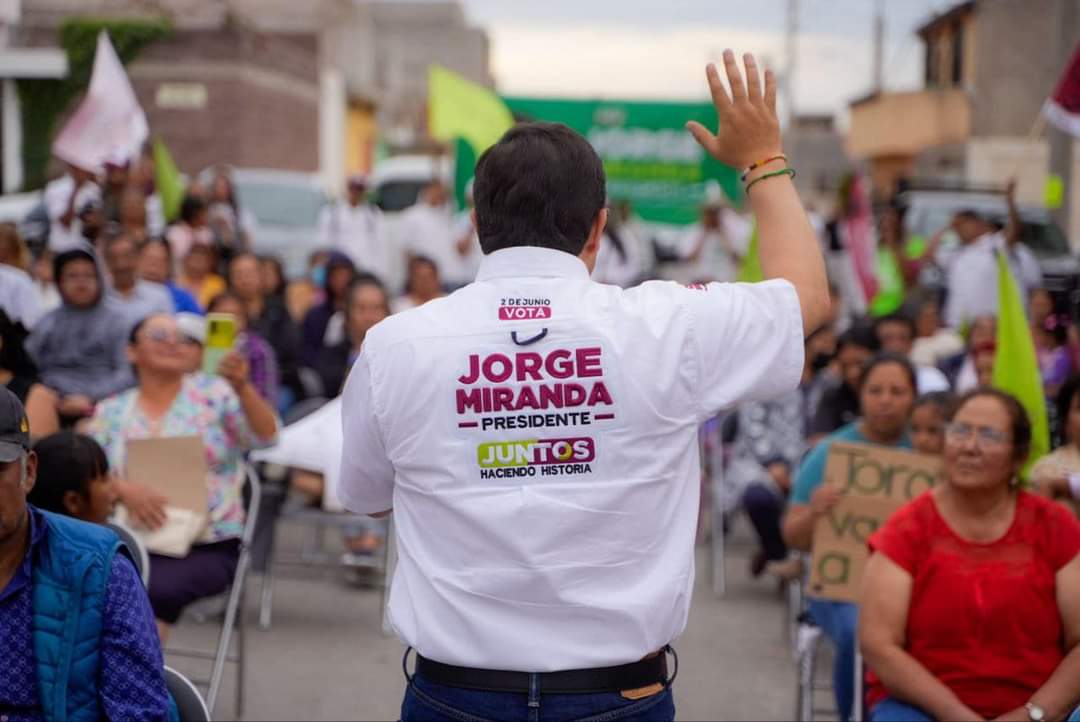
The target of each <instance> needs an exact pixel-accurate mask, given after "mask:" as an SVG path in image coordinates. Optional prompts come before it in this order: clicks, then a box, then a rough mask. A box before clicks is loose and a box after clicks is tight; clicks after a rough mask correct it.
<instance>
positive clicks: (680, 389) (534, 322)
mask: <svg viewBox="0 0 1080 722" xmlns="http://www.w3.org/2000/svg"><path fill="white" fill-rule="evenodd" d="M724 59H725V65H726V68H727V73H728V78H729V82H730V83H731V86H732V88H733V91H732V92H733V98H734V99H731V98H730V97H729V96H728V94H727V91H726V90H725V89H724V87H723V85H722V84H721V81H720V78H719V75H718V73H717V71H716V69H715V68H714V67H712V66H710V67H709V69H708V78H709V84H710V86H711V88H712V91H713V97H714V100H715V104H716V108H717V112H718V115H719V131H718V135H713V133H711V132H710V131H708V130H706V129H705V128H704V127H703V126H701V125H700V124H697V123H690V124H688V127H689V129H690V131H691V133H693V135H694V137H695V138H696V139H697V140H698V142H699V143H701V144H702V145H703V146H704V147H705V149H706V150H707V151H708V152H709V153H710V154H711V155H712V156H713V157H714V158H716V159H717V160H718V161H720V162H722V163H725V164H727V165H730V166H733V167H736V168H746V167H747V166H749V165H750V164H752V163H754V162H756V161H758V160H760V159H762V158H770V157H772V156H775V155H776V154H777V153H779V152H780V150H781V141H780V130H779V123H778V121H777V117H776V101H775V98H776V87H775V79H774V77H773V76H772V74H771V73H766V78H765V91H764V94H763V93H762V90H761V85H760V80H759V77H758V71H757V67H756V65H755V63H754V60H753V58H752V57H751V56H749V55H747V56H746V58H745V61H744V62H745V64H746V70H747V81H748V86H749V89H747V85H744V83H743V80H742V74H741V72H740V70H739V68H738V66H737V65H736V63H735V58H734V55H733V54H732V53H731V52H730V51H728V52H726V53H725V57H724ZM782 167H783V166H782V164H781V162H780V161H773V162H769V163H764V164H762V166H761V167H759V168H755V169H754V170H753V171H751V172H750V175H749V181H750V182H753V181H756V180H757V179H758V178H761V177H762V176H763V175H765V174H767V173H770V172H775V171H778V170H780V169H781V168H782ZM605 194H606V190H605V177H604V171H603V164H602V163H601V161H600V158H599V157H598V156H597V154H596V152H595V151H594V150H593V148H592V147H591V146H590V145H589V143H588V141H586V140H585V138H583V137H581V136H580V135H578V134H576V133H575V132H573V131H571V130H570V129H569V128H567V127H566V126H563V125H558V124H547V123H525V124H519V125H517V126H515V127H514V128H512V129H511V130H509V131H507V133H506V134H505V135H504V136H503V138H502V139H501V140H500V141H499V142H498V143H497V144H495V145H494V146H493V147H492V148H490V149H489V150H488V151H487V152H485V153H484V154H483V155H482V156H481V158H480V161H479V163H478V164H477V171H476V186H475V195H476V222H477V231H478V233H479V235H480V243H481V246H482V247H483V250H484V253H485V258H484V260H483V262H482V264H481V268H480V272H479V273H478V275H477V278H476V282H475V283H472V284H470V285H468V286H466V287H465V288H462V289H460V290H458V291H456V292H455V293H452V294H450V295H449V296H446V297H445V298H441V299H436V300H434V301H430V302H428V303H427V304H425V305H424V306H421V307H419V308H416V309H412V310H410V311H405V312H403V313H401V314H398V315H394V316H391V317H390V318H388V319H386V320H385V321H383V322H381V323H379V324H378V325H376V326H375V327H374V328H372V329H371V330H370V331H369V332H368V334H367V336H366V337H365V340H364V344H363V347H362V351H361V353H360V356H359V357H358V359H357V361H356V364H355V365H354V366H353V369H352V371H351V373H350V374H349V378H348V381H347V382H346V385H345V391H344V396H343V402H342V417H343V418H342V427H343V434H344V437H345V438H346V439H348V443H347V444H346V446H345V448H344V450H343V455H342V466H341V479H340V488H339V496H340V498H341V501H342V502H343V504H344V505H345V507H346V508H348V509H350V510H352V511H354V512H357V513H365V514H372V515H376V516H379V515H385V514H388V513H389V512H390V511H391V510H393V511H394V520H395V527H396V531H397V539H398V548H399V549H400V557H399V562H398V565H397V568H396V570H395V573H394V579H393V583H392V587H391V591H390V598H389V612H388V613H389V618H390V621H391V623H392V625H393V627H394V629H395V630H396V631H397V633H398V635H399V636H400V637H401V638H402V639H403V640H404V641H405V642H406V643H407V644H408V645H409V646H410V647H411V648H414V649H415V650H416V652H417V662H416V665H417V667H416V673H415V674H414V675H410V676H409V684H408V687H407V690H406V693H405V700H404V703H403V705H402V715H401V716H402V719H403V720H405V721H406V722H410V721H411V720H418V719H425V720H426V719H450V718H454V719H466V718H469V719H471V718H473V717H470V716H469V715H473V716H476V715H482V716H484V717H488V718H491V717H494V718H499V719H511V718H519V717H520V718H524V717H525V716H526V711H527V710H528V711H531V712H532V714H533V718H534V719H536V714H537V713H540V714H542V715H544V717H545V718H550V719H561V718H564V717H565V718H570V717H574V718H577V717H589V718H592V716H593V715H605V714H613V715H617V716H618V717H619V718H620V719H622V718H625V719H635V720H670V719H672V718H673V716H674V706H673V704H674V703H673V700H672V693H671V689H670V680H669V679H668V678H667V671H666V668H667V665H666V655H665V652H666V651H668V650H669V644H670V643H671V642H672V640H674V639H675V637H677V636H678V635H679V634H680V633H681V632H682V630H683V629H684V627H685V624H686V619H687V615H688V612H689V605H690V597H691V592H692V590H693V587H694V535H695V532H696V526H697V518H698V503H699V485H700V469H699V454H698V443H697V438H698V426H699V425H700V424H701V423H702V422H703V421H704V420H706V419H708V418H711V417H712V416H714V415H715V414H716V413H717V411H718V410H719V409H721V408H726V407H731V406H734V405H736V404H738V403H740V402H742V401H745V400H749V399H766V398H771V397H774V396H777V395H780V394H783V393H787V392H790V391H792V390H793V389H795V388H796V387H797V385H798V383H799V379H800V376H801V374H802V369H803V336H804V329H805V330H812V329H814V328H816V327H817V326H819V325H820V324H822V323H823V322H824V321H825V320H826V318H827V315H828V311H829V308H828V307H829V295H828V285H827V282H826V278H825V270H824V262H823V260H822V258H821V253H820V250H819V248H818V245H817V242H816V240H815V238H814V233H813V230H812V229H811V228H810V225H809V223H808V222H807V220H806V214H805V213H804V212H803V209H802V206H801V204H800V202H799V197H798V194H797V193H796V191H795V187H794V185H793V184H792V183H791V181H790V179H789V177H788V176H786V175H776V176H773V177H770V178H766V179H764V180H761V181H758V183H757V184H756V185H755V186H754V187H753V188H752V190H751V191H750V193H749V203H750V205H751V207H752V208H753V210H754V212H755V215H756V216H757V217H758V218H759V219H760V248H761V263H762V267H763V271H764V276H765V278H767V279H770V280H767V281H765V282H763V283H757V284H720V283H712V284H695V285H694V286H692V287H684V286H681V285H678V284H675V283H666V282H650V283H645V284H642V285H640V286H637V287H636V288H633V289H630V290H623V289H620V288H618V287H616V286H610V285H603V284H597V283H594V282H593V281H591V280H590V278H589V272H590V269H591V268H593V267H594V265H595V262H596V256H597V252H598V247H599V242H600V236H601V235H602V233H603V229H604V225H605V222H606V216H607V211H606V209H605V208H604V204H605ZM492 670H496V671H492ZM567 693H589V694H567ZM570 708H572V709H573V712H571V711H570ZM612 718H613V719H614V718H615V717H614V716H613V717H612Z"/></svg>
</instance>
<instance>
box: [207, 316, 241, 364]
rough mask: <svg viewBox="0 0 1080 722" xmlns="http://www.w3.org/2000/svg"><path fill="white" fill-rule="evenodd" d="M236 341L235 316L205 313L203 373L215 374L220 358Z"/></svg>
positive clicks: (230, 349)
mask: <svg viewBox="0 0 1080 722" xmlns="http://www.w3.org/2000/svg"><path fill="white" fill-rule="evenodd" d="M235 343H236V318H235V317H234V316H233V315H232V314H231V313H210V314H207V315H206V346H205V347H204V348H203V365H202V368H203V373H207V374H216V373H217V370H218V365H219V364H220V363H221V359H223V358H225V356H226V354H228V353H229V351H232V347H233V345H234V344H235Z"/></svg>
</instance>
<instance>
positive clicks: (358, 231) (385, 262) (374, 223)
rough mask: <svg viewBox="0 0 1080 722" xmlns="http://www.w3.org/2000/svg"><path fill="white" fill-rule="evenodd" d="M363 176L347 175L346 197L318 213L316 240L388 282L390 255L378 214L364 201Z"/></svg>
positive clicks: (378, 212)
mask: <svg viewBox="0 0 1080 722" xmlns="http://www.w3.org/2000/svg"><path fill="white" fill-rule="evenodd" d="M367 187H368V179H367V176H365V175H362V174H354V175H351V176H349V181H348V187H347V190H346V197H345V199H343V200H338V201H336V202H334V203H331V204H329V205H327V206H326V207H324V208H323V209H322V212H321V213H320V214H319V239H320V241H321V243H322V245H323V246H324V247H326V248H334V249H337V250H339V251H341V252H342V253H344V254H345V255H347V256H348V257H349V258H350V259H352V262H353V264H355V265H356V267H357V269H359V270H361V271H366V272H367V273H371V274H373V275H375V276H377V277H378V278H379V280H381V281H382V282H383V283H390V282H391V280H392V277H393V273H392V271H393V269H392V268H391V265H390V264H391V260H392V254H391V251H390V248H389V246H388V236H387V234H386V231H385V228H384V227H383V217H382V211H381V210H379V208H378V207H377V206H375V205H374V204H372V203H369V202H368V199H367Z"/></svg>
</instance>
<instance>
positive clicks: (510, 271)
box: [476, 246, 589, 281]
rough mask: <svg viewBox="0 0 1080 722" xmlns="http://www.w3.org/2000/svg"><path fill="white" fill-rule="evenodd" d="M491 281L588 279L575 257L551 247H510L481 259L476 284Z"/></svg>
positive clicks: (585, 269)
mask: <svg viewBox="0 0 1080 722" xmlns="http://www.w3.org/2000/svg"><path fill="white" fill-rule="evenodd" d="M494 278H567V279H571V280H579V281H587V280H589V269H588V268H587V267H586V266H585V263H584V262H583V261H582V260H581V259H580V258H578V257H577V256H572V255H570V254H569V253H567V252H566V251H557V250H555V249H554V248H540V247H538V246H513V247H512V248H502V249H500V250H498V251H495V252H494V253H489V254H488V255H486V256H484V260H483V261H482V262H481V263H480V270H479V271H478V272H477V274H476V280H477V281H490V280H492V279H494Z"/></svg>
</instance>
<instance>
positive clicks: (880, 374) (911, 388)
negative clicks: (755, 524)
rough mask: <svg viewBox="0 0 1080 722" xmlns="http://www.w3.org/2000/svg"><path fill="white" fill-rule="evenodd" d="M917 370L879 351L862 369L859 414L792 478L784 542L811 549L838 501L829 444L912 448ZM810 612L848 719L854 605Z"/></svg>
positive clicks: (825, 603)
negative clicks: (831, 658) (829, 470)
mask: <svg viewBox="0 0 1080 722" xmlns="http://www.w3.org/2000/svg"><path fill="white" fill-rule="evenodd" d="M915 378H916V377H915V369H914V368H912V366H911V363H909V362H908V360H907V359H905V358H904V357H903V356H896V355H893V354H880V355H878V356H875V357H874V358H872V359H871V360H870V361H869V362H868V363H867V364H866V366H864V367H863V373H862V378H861V380H860V382H859V404H860V408H861V413H862V415H861V417H860V418H859V419H858V420H856V421H855V422H853V423H851V424H849V425H847V426H845V427H843V428H841V429H840V430H839V431H837V432H835V433H833V434H832V435H830V436H827V437H826V438H825V439H824V440H823V441H822V442H821V443H819V444H818V445H817V446H816V447H815V448H814V450H813V451H811V452H810V453H809V454H808V455H807V457H806V459H805V460H804V461H803V463H802V466H801V467H799V473H798V475H797V476H796V477H795V487H794V491H793V492H792V495H791V507H790V510H789V511H788V514H787V517H786V518H785V519H784V529H783V532H784V541H786V542H787V544H788V546H789V547H792V548H795V549H803V550H807V551H808V550H809V549H810V548H811V546H812V545H813V541H814V527H815V526H816V525H817V522H818V520H819V519H821V518H822V517H823V516H825V515H826V514H828V513H829V510H830V509H832V508H833V507H834V506H835V505H836V503H837V502H838V501H839V500H840V497H841V494H842V492H840V491H839V490H837V489H834V488H833V487H831V486H829V485H827V484H823V483H822V482H824V480H825V464H826V461H827V460H828V457H829V449H830V448H831V447H832V444H833V442H837V441H840V442H845V441H848V442H850V441H854V442H858V443H863V444H876V445H879V446H889V447H900V448H905V449H910V448H911V443H910V442H909V440H908V437H907V433H906V431H907V424H908V419H909V418H910V416H911V410H912V407H913V406H914V404H915V388H916V380H915ZM809 611H810V616H811V617H812V618H813V619H814V622H816V623H817V624H818V626H820V627H821V629H822V631H823V632H825V634H826V635H827V636H828V637H829V638H830V639H831V640H832V641H833V643H834V644H835V645H836V658H835V662H834V664H833V692H834V693H835V695H836V706H837V708H838V709H839V711H840V719H841V720H845V721H846V720H848V719H850V718H851V709H852V704H853V701H854V695H855V691H854V679H855V627H856V621H857V617H858V608H857V607H856V606H855V605H854V604H851V603H850V602H836V601H831V600H827V599H811V600H810V609H809Z"/></svg>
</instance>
